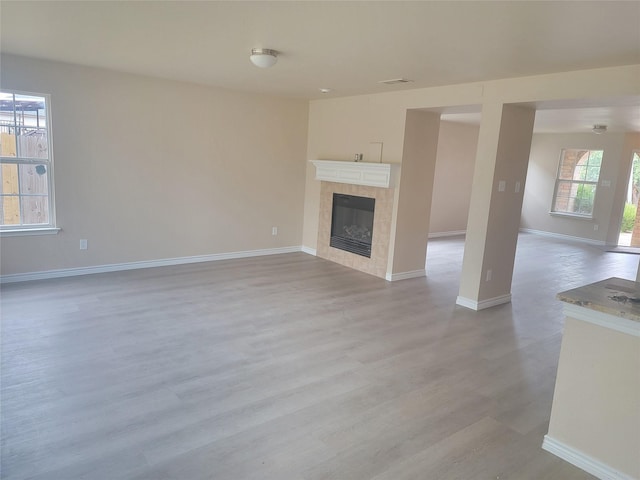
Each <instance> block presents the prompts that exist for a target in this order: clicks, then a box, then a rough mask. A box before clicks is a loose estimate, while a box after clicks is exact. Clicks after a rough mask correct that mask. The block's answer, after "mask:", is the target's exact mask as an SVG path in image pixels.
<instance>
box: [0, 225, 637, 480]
mask: <svg viewBox="0 0 640 480" xmlns="http://www.w3.org/2000/svg"><path fill="white" fill-rule="evenodd" d="M463 248H464V241H463V239H462V238H445V239H436V240H433V241H430V243H429V249H428V261H427V272H428V277H426V278H416V279H410V280H405V281H401V282H393V283H389V282H385V281H384V280H381V279H378V278H375V277H372V276H369V275H366V274H363V273H360V272H357V271H354V270H350V269H347V268H345V267H342V266H340V265H337V264H333V263H331V262H327V261H325V260H322V259H319V258H316V257H312V256H309V255H306V254H303V253H294V254H283V255H274V256H268V257H256V258H250V259H241V260H225V261H220V262H212V263H201V264H191V265H181V266H170V267H161V268H151V269H146V270H131V271H125V272H114V273H107V274H98V275H90V276H84V277H69V278H61V279H55V280H47V281H35V282H29V283H21V284H8V285H3V286H2V287H1V288H2V289H1V292H0V293H1V298H0V307H1V315H2V331H1V335H0V341H1V345H0V347H1V351H0V356H1V358H0V359H1V361H2V363H1V369H0V370H1V371H0V373H1V384H0V395H1V398H0V400H1V402H2V408H1V410H0V415H1V444H0V466H1V470H0V478H2V479H4V480H35V479H38V480H44V479H49V480H77V479H81V478H88V479H92V480H95V479H105V480H106V479H108V480H119V479H122V480H124V479H137V480H143V479H154V480H167V479H176V480H177V479H180V480H189V479H194V480H198V479H212V478H215V479H233V480H238V479H270V478H273V479H287V480H289V479H291V480H295V479H299V480H317V479H328V478H336V479H337V478H339V479H347V478H348V479H371V478H377V479H379V480H380V479H384V478H393V479H401V478H430V479H431V478H433V479H453V478H461V479H462V478H464V479H470V478H473V479H484V478H487V479H496V478H497V477H499V478H501V479H505V478H512V479H570V480H578V479H589V478H592V477H590V476H589V475H588V474H586V473H584V472H582V471H581V470H579V469H577V468H575V467H573V466H571V465H569V464H567V463H566V462H563V461H562V460H559V459H557V458H556V457H554V456H552V455H550V454H548V453H546V452H544V451H543V450H542V449H541V448H540V445H541V443H542V437H543V435H544V433H546V429H547V425H548V420H549V414H550V410H551V399H552V396H553V387H554V383H555V373H556V368H557V362H558V356H559V349H560V343H561V339H562V327H563V316H562V311H561V305H560V302H558V301H557V300H556V299H555V295H556V293H557V292H559V291H562V290H566V289H569V288H574V287H577V286H579V285H581V284H585V283H590V282H594V281H598V280H602V279H603V278H607V277H610V276H620V277H624V278H635V273H636V269H637V266H638V257H637V256H634V255H625V254H618V253H608V252H603V251H602V250H601V249H599V248H597V247H594V246H589V245H584V244H580V243H575V242H569V241H560V240H553V239H549V238H543V237H538V236H534V235H530V234H523V235H521V236H520V239H519V243H518V252H517V258H516V265H515V270H514V281H513V288H512V299H513V301H512V303H511V304H508V305H502V306H498V307H496V308H492V309H489V310H485V311H482V312H473V311H470V310H467V309H464V308H462V307H458V306H456V305H455V299H456V296H457V293H458V286H459V276H460V272H461V265H462V255H463Z"/></svg>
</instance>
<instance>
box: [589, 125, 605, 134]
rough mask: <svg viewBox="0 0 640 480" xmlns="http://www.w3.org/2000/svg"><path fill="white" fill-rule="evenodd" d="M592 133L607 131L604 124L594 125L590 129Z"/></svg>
mask: <svg viewBox="0 0 640 480" xmlns="http://www.w3.org/2000/svg"><path fill="white" fill-rule="evenodd" d="M591 131H592V132H593V133H597V134H601V133H604V132H606V131H607V126H606V125H594V126H593V129H592V130H591Z"/></svg>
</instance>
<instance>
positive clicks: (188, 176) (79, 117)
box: [0, 55, 308, 275]
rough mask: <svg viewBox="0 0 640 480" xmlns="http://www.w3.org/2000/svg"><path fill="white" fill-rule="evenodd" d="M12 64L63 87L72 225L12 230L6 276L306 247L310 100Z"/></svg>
mask: <svg viewBox="0 0 640 480" xmlns="http://www.w3.org/2000/svg"><path fill="white" fill-rule="evenodd" d="M1 61H2V72H1V78H0V81H1V84H2V88H5V89H16V90H21V91H27V92H37V93H46V94H51V111H52V116H53V119H52V124H53V153H54V162H55V191H56V207H57V208H56V210H57V220H58V226H59V227H61V228H62V231H61V232H60V233H59V234H58V235H47V236H27V237H5V238H3V239H2V245H1V248H2V250H1V252H2V267H1V268H2V269H1V272H2V274H3V275H7V274H16V273H25V272H39V271H46V270H53V269H64V268H73V267H84V266H96V265H104V264H113V263H123V262H134V261H145V260H157V259H164V258H175V257H183V256H194V255H207V254H215V253H227V252H237V251H246V250H257V249H268V248H276V247H285V246H297V245H300V244H301V240H302V233H301V232H302V217H303V203H304V184H305V169H306V158H305V157H306V155H305V151H306V147H307V119H308V102H306V101H300V100H287V99H282V98H277V97H267V96H261V95H250V94H244V93H236V92H231V91H226V90H221V89H215V88H209V87H204V86H199V85H194V84H188V83H181V82H174V81H167V80H161V79H155V78H149V77H143V76H136V75H130V74H124V73H118V72H113V71H108V70H100V69H94V68H88V67H79V66H72V65H67V64H62V63H56V62H48V61H41V60H35V59H29V58H23V57H16V56H9V55H3V56H2V58H1ZM272 226H277V227H278V236H272V235H271V227H272ZM80 238H86V239H88V244H89V248H88V250H86V251H80V250H79V239H80Z"/></svg>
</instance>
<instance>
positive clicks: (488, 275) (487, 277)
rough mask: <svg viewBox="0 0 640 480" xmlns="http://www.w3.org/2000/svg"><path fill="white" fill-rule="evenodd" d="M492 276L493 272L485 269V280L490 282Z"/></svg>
mask: <svg viewBox="0 0 640 480" xmlns="http://www.w3.org/2000/svg"><path fill="white" fill-rule="evenodd" d="M492 276H493V272H492V271H491V270H487V276H486V281H487V282H490V281H491V277H492Z"/></svg>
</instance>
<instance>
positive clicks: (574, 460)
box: [542, 435, 634, 480]
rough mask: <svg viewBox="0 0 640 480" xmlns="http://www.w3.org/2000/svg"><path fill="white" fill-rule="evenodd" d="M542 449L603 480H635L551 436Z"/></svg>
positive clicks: (543, 443)
mask: <svg viewBox="0 0 640 480" xmlns="http://www.w3.org/2000/svg"><path fill="white" fill-rule="evenodd" d="M542 449H543V450H546V451H547V452H549V453H553V454H554V455H555V456H556V457H560V458H561V459H563V460H565V461H567V462H569V463H570V464H571V465H575V466H576V467H578V468H581V469H582V470H584V471H585V472H587V473H590V474H591V475H594V476H596V477H598V478H600V479H601V480H634V478H633V477H630V476H629V475H626V474H624V473H622V472H619V471H617V470H616V469H614V468H612V467H610V466H609V465H607V464H606V463H602V462H601V461H600V460H597V459H595V458H593V457H591V456H589V455H587V454H586V453H583V452H581V451H580V450H577V449H575V448H573V447H570V446H569V445H567V444H566V443H563V442H561V441H559V440H556V439H555V438H552V437H550V436H549V435H545V436H544V440H543V441H542Z"/></svg>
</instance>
